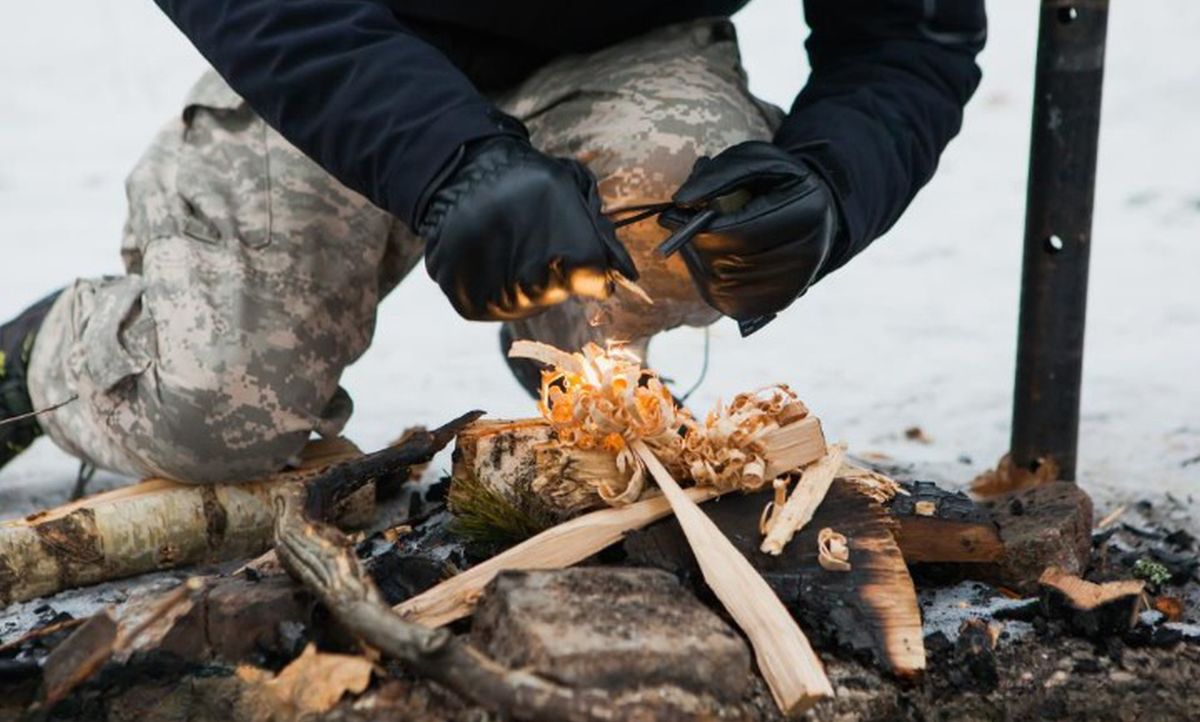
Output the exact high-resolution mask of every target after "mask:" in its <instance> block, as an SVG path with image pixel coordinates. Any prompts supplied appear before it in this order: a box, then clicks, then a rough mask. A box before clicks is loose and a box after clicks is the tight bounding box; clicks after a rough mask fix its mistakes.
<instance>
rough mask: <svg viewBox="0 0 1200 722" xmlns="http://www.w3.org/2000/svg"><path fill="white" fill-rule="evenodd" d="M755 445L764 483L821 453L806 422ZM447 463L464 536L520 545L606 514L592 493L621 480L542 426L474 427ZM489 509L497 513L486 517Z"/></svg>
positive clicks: (815, 429)
mask: <svg viewBox="0 0 1200 722" xmlns="http://www.w3.org/2000/svg"><path fill="white" fill-rule="evenodd" d="M762 443H763V445H764V448H765V452H766V453H765V454H764V456H765V458H766V460H767V469H766V478H774V477H776V476H779V475H781V474H785V473H787V472H789V471H792V470H794V469H797V468H799V467H801V466H803V465H805V464H808V463H811V462H813V461H815V460H817V459H819V458H821V457H822V455H824V453H825V436H824V434H823V433H822V431H821V422H820V421H819V420H818V419H817V418H816V417H814V416H805V417H803V418H801V419H798V420H796V421H794V422H793V423H791V424H788V425H786V426H783V427H780V428H778V429H775V430H774V431H771V432H770V433H768V434H766V435H765V436H764V438H763V440H762ZM454 458H455V461H454V466H453V471H452V481H451V488H450V503H451V507H452V508H454V510H455V511H456V513H459V517H460V519H459V520H460V524H461V525H462V526H463V527H464V529H463V530H464V531H465V532H466V533H468V534H469V535H471V534H474V533H477V532H479V533H481V535H482V533H485V532H487V531H488V529H489V528H490V529H491V530H494V531H496V532H498V535H499V536H501V537H507V538H509V539H514V540H519V539H524V538H527V537H529V536H531V535H532V534H533V533H536V532H539V531H542V530H543V529H547V528H549V527H550V526H552V525H553V524H555V523H559V522H561V521H563V520H565V519H568V518H572V517H574V516H577V515H578V514H580V513H584V512H586V511H589V510H592V509H603V508H605V507H607V506H608V504H607V503H606V502H605V501H604V500H603V499H602V498H601V497H600V495H599V493H597V491H596V486H597V485H598V484H600V483H608V484H610V485H616V486H619V485H620V484H621V483H623V480H624V479H625V478H626V475H623V474H622V473H621V472H620V471H618V469H617V466H616V461H615V458H614V457H613V455H612V454H610V453H607V452H604V451H600V450H581V449H577V448H574V447H568V446H562V445H559V444H556V443H554V442H553V431H552V429H551V427H550V425H549V424H548V423H547V422H546V421H544V420H542V419H519V420H514V421H495V420H481V421H477V422H475V423H474V424H472V425H470V426H469V427H467V428H466V429H464V430H463V431H462V432H461V433H460V434H459V436H458V440H457V442H456V445H455V454H454ZM487 497H494V498H487ZM497 501H499V503H497ZM497 509H502V510H503V511H504V512H505V513H504V514H500V513H499V512H498V511H496V513H488V511H489V510H492V511H495V510H497Z"/></svg>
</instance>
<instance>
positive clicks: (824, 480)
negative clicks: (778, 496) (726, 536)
mask: <svg viewBox="0 0 1200 722" xmlns="http://www.w3.org/2000/svg"><path fill="white" fill-rule="evenodd" d="M845 454H846V447H845V446H842V445H841V444H833V445H832V446H830V447H829V449H828V450H827V451H826V452H825V455H824V456H822V457H821V458H820V459H818V460H817V461H814V462H813V463H811V464H809V465H808V466H806V467H805V468H804V470H803V471H802V472H801V473H800V480H799V481H797V482H796V488H795V490H793V491H792V494H791V496H789V497H788V498H787V501H785V502H784V503H783V505H782V506H776V507H774V508H772V509H771V511H770V512H769V515H768V517H767V521H766V524H765V525H764V531H765V532H766V538H765V539H763V543H762V547H761V548H762V550H763V551H764V552H766V553H767V554H776V555H778V554H779V553H780V552H782V551H783V547H784V545H785V544H787V543H788V542H789V541H791V539H792V537H793V536H795V534H796V532H797V531H798V530H800V529H802V528H803V527H804V525H805V524H807V523H808V522H809V521H810V520H811V519H812V517H813V512H815V511H816V510H817V507H818V506H820V505H821V501H822V500H823V499H824V498H825V494H826V493H828V492H829V485H830V484H832V483H833V479H834V477H835V476H836V475H837V473H838V470H840V469H841V468H842V459H843V458H844V457H845ZM776 483H777V484H778V483H786V480H784V479H782V478H781V479H780V480H777V481H776Z"/></svg>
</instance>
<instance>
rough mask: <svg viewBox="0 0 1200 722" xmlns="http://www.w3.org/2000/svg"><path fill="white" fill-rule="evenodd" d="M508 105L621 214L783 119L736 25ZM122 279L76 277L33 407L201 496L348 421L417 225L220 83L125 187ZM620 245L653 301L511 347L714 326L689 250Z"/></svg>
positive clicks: (589, 306)
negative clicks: (750, 78)
mask: <svg viewBox="0 0 1200 722" xmlns="http://www.w3.org/2000/svg"><path fill="white" fill-rule="evenodd" d="M495 100H496V102H497V103H498V104H499V105H500V107H502V108H503V109H504V110H506V111H507V112H509V113H511V114H513V115H515V116H516V117H518V118H520V119H521V120H523V121H524V122H525V123H526V124H527V125H528V127H529V129H530V131H531V133H532V137H533V141H534V143H535V144H536V145H537V146H538V147H539V148H541V149H542V150H544V151H545V152H547V153H551V154H554V155H562V156H575V157H578V158H580V159H581V160H583V161H584V162H585V163H587V165H588V166H589V167H590V168H591V170H592V171H593V172H594V173H595V174H596V176H597V178H598V179H599V184H600V191H601V195H602V196H603V199H604V203H605V208H606V211H607V212H615V211H619V210H620V209H622V208H626V207H629V206H634V205H638V204H642V203H650V202H656V201H664V200H667V199H669V198H670V196H671V194H672V192H673V191H674V190H675V188H676V187H678V185H679V184H680V183H681V182H682V180H683V179H684V178H685V177H686V176H687V174H688V172H689V170H690V169H691V166H692V164H693V162H694V161H695V159H696V158H697V156H699V155H703V154H712V153H716V152H718V151H720V150H721V149H723V148H725V147H727V146H729V145H732V144H734V143H737V142H740V141H743V140H747V139H765V138H768V137H770V135H771V132H772V130H773V128H774V126H775V124H776V123H777V122H778V118H779V111H778V110H777V109H775V108H772V107H770V106H766V105H764V104H762V103H760V102H758V101H756V100H755V99H754V98H753V97H752V96H751V95H750V93H749V92H748V90H747V88H746V81H745V77H744V74H743V72H742V69H741V66H740V61H739V57H738V50H737V44H736V40H735V39H734V37H733V29H732V26H731V25H730V24H729V23H728V22H727V21H724V20H707V21H698V22H690V23H686V24H682V25H678V26H674V27H669V28H664V29H661V30H657V31H655V32H652V33H650V34H649V35H646V36H643V37H640V38H636V39H633V40H630V41H626V42H623V43H621V44H619V45H616V46H613V47H610V48H607V49H604V50H601V51H599V52H597V53H594V54H591V55H586V56H572V57H567V58H562V59H559V60H556V61H554V62H553V63H551V64H549V65H547V66H546V67H544V68H542V69H541V70H539V71H538V72H537V73H535V74H534V75H533V76H531V77H530V78H528V79H527V80H526V81H525V82H523V83H522V84H521V85H520V86H518V87H516V88H514V89H512V90H510V91H507V92H505V93H502V94H500V95H499V96H498V97H497V98H495ZM127 191H128V196H129V217H128V222H127V224H126V228H125V233H124V242H123V244H122V249H121V252H122V256H123V259H124V262H125V267H126V271H127V274H126V275H124V276H120V277H113V278H98V279H84V280H79V281H76V282H75V283H74V285H72V286H71V287H69V288H68V289H67V290H66V291H65V292H64V293H63V295H62V296H61V297H60V298H59V300H58V301H57V302H56V303H55V305H54V307H53V309H52V310H51V312H50V315H49V317H48V318H47V319H46V322H45V324H44V325H43V327H42V330H41V332H40V333H39V335H38V338H37V341H36V344H35V347H34V351H33V358H32V361H31V371H30V387H31V389H30V390H31V395H32V397H33V401H34V404H35V405H37V406H45V405H49V404H51V403H54V402H56V401H59V400H62V399H64V398H67V397H69V396H71V395H73V394H74V395H78V397H79V398H78V399H77V400H76V401H75V402H73V403H71V404H68V405H67V406H65V407H63V408H62V409H60V410H58V411H55V412H53V413H51V414H48V415H47V416H44V417H42V421H41V423H42V426H43V427H44V428H45V430H46V431H47V432H48V434H49V435H50V436H51V437H52V438H53V439H54V441H55V442H56V443H57V444H58V445H59V446H61V447H62V448H63V449H65V450H67V451H68V452H70V453H72V454H74V455H76V456H78V457H80V458H83V459H85V460H87V461H90V462H92V463H94V464H95V465H97V466H99V467H101V468H107V469H112V470H115V471H119V472H124V473H128V474H134V475H160V476H166V477H169V478H174V479H179V480H183V481H189V482H198V483H204V482H215V481H234V480H241V479H246V478H251V477H254V476H257V475H262V474H265V473H269V472H272V471H274V470H277V469H279V468H281V467H282V466H284V465H285V464H286V463H287V462H288V460H289V459H290V458H291V457H293V456H294V455H295V454H296V452H297V451H298V450H299V449H300V447H301V446H303V444H304V443H305V441H306V440H307V439H308V438H309V436H310V435H311V433H312V432H313V431H316V432H318V433H320V434H324V435H329V434H336V433H337V432H338V431H339V430H340V429H341V428H342V426H343V425H344V424H345V422H346V420H347V419H348V418H349V415H350V411H351V403H350V398H349V396H348V395H347V394H346V393H345V391H343V390H342V389H341V388H340V387H339V386H338V380H339V378H340V376H341V373H342V371H343V370H344V369H345V368H346V367H347V366H348V365H349V364H351V363H352V362H353V361H354V360H355V359H357V358H358V357H359V356H360V355H361V354H362V353H363V351H365V350H366V348H367V346H368V345H369V343H370V340H371V336H372V334H373V332H374V324H375V309H376V305H377V304H378V303H379V301H380V299H381V298H382V297H383V296H384V295H386V294H387V293H388V292H389V291H391V290H392V289H393V288H394V287H395V286H396V284H397V283H399V281H400V280H401V279H402V278H403V277H404V275H405V274H407V273H408V272H409V271H410V270H411V269H412V268H413V266H414V265H416V263H417V262H418V261H419V260H420V258H421V252H422V244H421V242H420V240H419V239H418V238H416V237H415V236H414V234H412V233H411V232H410V231H409V230H408V228H406V227H405V226H404V225H403V224H402V223H400V222H399V221H397V220H396V219H395V218H394V217H392V216H391V215H389V214H387V213H385V212H384V211H381V210H380V209H378V208H377V207H375V206H374V205H372V204H371V203H370V202H368V201H367V200H366V199H365V198H363V197H362V196H360V195H358V194H357V193H355V192H353V191H350V190H349V189H347V188H345V187H344V186H342V185H341V184H340V183H338V181H336V180H335V179H334V178H332V177H331V176H330V175H329V174H327V173H326V172H325V171H323V170H322V169H321V168H320V167H318V166H317V165H316V164H315V163H313V162H312V161H311V160H309V159H308V158H307V157H305V156H304V155H303V154H301V153H300V152H299V151H297V150H296V149H295V148H294V147H293V146H291V145H290V144H289V143H288V142H287V141H286V140H284V139H283V138H282V137H281V136H280V135H278V134H277V133H276V132H275V131H274V130H272V129H271V128H270V127H268V126H267V125H266V124H265V123H264V122H263V121H262V119H261V118H259V117H258V116H257V115H256V114H255V113H254V112H253V111H252V110H251V109H250V108H249V107H248V106H247V105H246V104H245V103H244V102H243V101H242V99H241V98H240V97H238V96H237V95H236V94H235V93H234V92H233V91H232V90H231V89H230V88H229V87H228V86H227V85H226V84H225V83H224V82H223V81H222V80H221V79H220V77H219V76H217V75H216V74H215V73H212V72H209V73H208V74H206V75H205V76H204V77H203V78H202V79H201V80H200V82H199V83H197V85H196V86H195V87H194V88H193V89H192V90H191V92H190V94H189V96H188V98H187V100H186V102H185V104H184V108H183V111H182V113H181V114H180V116H179V117H176V118H174V119H172V120H171V122H169V123H168V124H167V126H166V127H165V128H164V129H163V130H162V131H161V132H160V134H159V135H158V136H157V137H156V138H155V140H154V142H153V143H152V144H151V146H150V148H149V149H148V151H147V152H146V154H145V155H144V156H143V158H142V159H141V161H140V162H139V163H138V165H137V167H136V168H135V169H134V171H133V173H132V174H131V175H130V177H129V179H128V182H127ZM620 235H621V239H622V240H623V242H624V243H625V244H626V245H627V246H628V247H629V249H630V252H631V253H632V254H633V257H634V259H635V261H636V262H637V264H638V267H639V268H640V269H641V272H642V274H643V275H642V285H643V287H644V288H645V289H646V290H647V291H648V292H649V293H650V294H651V295H652V296H653V297H654V299H655V301H656V303H655V305H654V306H653V307H647V306H645V305H643V304H642V303H641V302H640V301H638V300H637V299H634V298H632V297H630V296H628V295H626V294H624V293H623V292H622V293H619V294H618V295H617V296H616V297H615V298H613V299H610V300H609V301H607V302H604V303H597V302H592V301H585V302H580V301H570V302H568V303H566V304H563V305H562V306H560V307H556V308H554V309H552V310H550V311H548V312H546V313H544V314H541V315H539V316H537V317H535V318H532V319H528V320H525V321H521V322H519V323H515V324H513V325H512V326H511V328H510V330H511V331H512V333H513V335H514V336H515V337H517V338H533V339H538V340H544V341H547V342H550V343H554V344H557V345H559V346H563V347H578V346H581V345H582V344H583V343H584V342H586V341H588V340H599V339H603V338H605V337H620V338H625V339H628V340H630V341H633V342H635V343H638V344H641V345H642V346H643V348H644V346H645V344H646V342H647V341H648V339H649V338H650V337H651V336H652V335H653V334H655V333H656V332H658V331H661V330H664V329H668V328H672V327H675V326H678V325H681V324H692V325H701V324H707V323H711V322H712V321H713V320H715V318H716V315H715V313H714V312H713V311H711V310H710V309H709V308H708V307H707V306H705V304H704V303H703V302H702V301H701V300H700V298H699V296H698V295H697V294H696V292H695V290H694V289H693V287H692V285H691V282H690V280H689V278H688V276H687V273H686V270H685V269H684V267H683V265H682V263H681V262H680V261H679V259H678V258H675V259H672V260H669V261H666V262H664V261H663V260H661V259H659V258H656V257H655V256H654V255H653V254H652V250H653V248H654V246H655V245H656V244H657V243H658V242H659V241H661V240H662V239H663V237H664V236H665V232H664V231H663V230H662V229H661V228H660V227H659V226H658V225H657V223H656V222H655V221H654V220H648V221H644V222H640V223H637V224H633V225H630V226H627V227H626V228H624V229H622V231H621V234H620Z"/></svg>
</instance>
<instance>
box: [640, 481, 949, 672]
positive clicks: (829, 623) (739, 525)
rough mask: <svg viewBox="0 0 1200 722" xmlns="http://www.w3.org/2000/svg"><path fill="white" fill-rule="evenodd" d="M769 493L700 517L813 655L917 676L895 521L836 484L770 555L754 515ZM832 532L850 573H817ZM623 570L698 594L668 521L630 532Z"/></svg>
mask: <svg viewBox="0 0 1200 722" xmlns="http://www.w3.org/2000/svg"><path fill="white" fill-rule="evenodd" d="M770 497H771V492H770V490H764V491H762V492H759V493H756V494H752V495H740V494H733V495H730V496H726V497H724V498H722V499H721V500H720V501H718V502H714V503H712V504H705V505H704V506H703V507H701V510H702V511H703V512H704V513H705V514H706V515H707V516H708V517H709V518H710V519H712V521H713V523H715V524H716V525H717V528H719V529H720V530H721V532H722V533H723V534H724V535H725V536H726V537H727V538H728V539H729V541H730V542H732V543H733V545H734V546H735V547H737V549H738V550H739V551H740V552H741V553H742V555H743V556H745V558H746V559H747V560H749V562H750V564H751V565H752V566H753V567H754V568H755V569H756V570H757V571H758V573H759V574H760V575H761V576H762V578H763V579H764V580H765V581H766V582H767V584H768V585H770V587H771V588H772V589H773V590H774V592H775V594H776V595H778V596H779V598H780V600H782V601H783V603H784V604H785V605H786V606H787V608H788V610H789V611H790V612H791V613H792V614H793V615H794V616H795V617H796V618H797V619H798V620H799V621H800V623H801V625H802V626H803V628H804V630H805V632H806V633H808V635H809V638H810V639H813V641H814V642H815V643H816V644H817V646H818V647H820V648H829V649H832V648H835V647H840V648H842V649H844V650H846V651H847V652H849V653H850V654H852V655H853V656H855V657H868V658H873V659H874V660H875V661H876V663H878V664H880V665H881V666H883V667H884V668H886V669H888V670H890V671H891V672H892V673H894V674H896V675H897V676H900V677H914V676H917V675H919V674H920V673H921V671H922V670H923V669H924V668H925V648H924V642H923V637H922V632H921V613H920V607H919V606H918V604H917V596H916V589H915V587H914V585H913V580H912V577H911V576H910V575H909V573H908V568H907V567H906V566H905V564H904V557H903V556H902V555H901V553H900V549H899V547H897V545H896V542H895V539H894V531H895V528H896V526H897V524H896V522H895V521H894V520H893V519H891V518H889V516H888V515H887V512H886V511H885V510H884V508H883V507H882V506H881V505H880V504H879V503H878V501H877V500H876V499H874V498H872V496H871V494H870V493H869V490H866V489H863V488H861V487H859V486H856V485H855V484H853V483H847V482H846V481H844V480H842V479H838V480H837V481H835V482H834V483H833V485H832V486H831V487H830V489H829V493H828V494H827V495H826V497H825V501H824V502H823V503H822V504H821V506H820V507H819V508H818V509H817V511H816V514H814V515H813V519H812V522H811V523H810V524H808V525H807V526H806V527H805V528H804V529H802V530H801V531H800V532H798V533H797V534H796V537H795V539H793V540H792V541H791V543H789V544H788V545H787V546H786V547H784V548H783V553H782V554H780V555H779V556H774V555H770V554H764V553H763V552H762V551H761V550H760V549H759V542H760V539H761V537H760V535H759V532H758V519H759V512H761V511H762V508H763V506H764V505H765V504H766V502H767V500H768V499H769V498H770ZM826 527H829V528H833V529H836V530H837V531H838V532H840V533H841V534H844V535H845V536H846V539H847V543H848V545H849V547H850V570H849V571H846V572H831V571H826V570H825V569H822V568H821V565H820V562H819V560H818V544H817V538H818V535H819V531H820V529H823V528H826ZM621 548H622V550H623V551H624V552H625V555H626V558H625V562H626V563H627V564H633V565H642V566H653V567H657V568H660V569H665V570H667V571H669V572H671V573H673V574H676V575H678V576H680V577H681V578H683V579H685V580H687V581H690V582H691V583H693V584H695V585H696V586H698V587H699V585H700V583H701V582H700V576H701V574H700V570H699V569H698V568H697V567H696V563H695V560H694V558H693V555H692V552H691V549H690V545H689V544H688V542H687V539H686V538H685V536H684V534H683V531H682V530H681V529H680V528H679V524H678V522H677V520H675V519H671V518H668V519H665V520H663V521H661V522H658V523H656V524H654V525H651V526H649V527H647V528H646V529H644V530H641V531H637V532H634V533H632V534H630V536H629V538H628V539H626V540H625V542H624V543H623V544H622V547H621Z"/></svg>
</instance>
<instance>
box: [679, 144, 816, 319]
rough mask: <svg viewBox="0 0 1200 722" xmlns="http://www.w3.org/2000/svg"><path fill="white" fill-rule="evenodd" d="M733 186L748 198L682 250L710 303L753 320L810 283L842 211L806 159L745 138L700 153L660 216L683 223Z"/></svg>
mask: <svg viewBox="0 0 1200 722" xmlns="http://www.w3.org/2000/svg"><path fill="white" fill-rule="evenodd" d="M734 191H743V192H744V193H746V194H748V200H746V201H745V204H744V205H742V206H741V207H740V208H737V209H735V210H725V211H723V212H721V213H720V214H719V215H718V216H717V217H716V218H715V219H714V220H713V222H712V223H711V224H710V225H709V226H708V228H707V230H706V231H704V232H702V233H700V234H699V235H697V236H696V237H695V238H693V239H692V241H691V242H690V243H688V244H687V245H685V246H683V248H682V249H681V250H680V253H681V254H682V255H683V259H684V261H685V262H686V263H687V267H688V270H689V271H690V272H691V275H692V279H693V281H695V283H696V287H697V288H698V289H699V291H700V295H702V296H703V297H704V300H705V301H707V302H708V303H709V305H711V306H712V307H713V308H715V309H717V310H718V311H720V312H721V313H723V314H725V315H726V316H729V317H731V318H735V319H737V320H738V321H750V320H752V319H756V318H758V317H761V316H767V315H769V314H773V313H776V312H778V311H780V310H782V309H784V308H785V307H787V306H788V305H789V304H790V303H791V302H792V301H794V300H796V299H797V298H798V297H799V296H800V295H801V294H803V293H804V292H805V291H806V290H808V287H809V285H810V284H811V283H812V282H813V281H814V280H816V278H817V275H818V274H819V273H820V271H821V268H822V265H823V264H824V263H825V262H826V260H827V259H828V257H829V255H830V249H831V248H832V246H833V242H834V239H835V237H836V236H837V232H838V213H837V208H836V207H835V203H834V200H833V195H832V193H831V192H830V190H829V188H828V186H826V184H825V182H824V181H823V180H822V179H821V177H820V176H819V175H817V174H816V173H815V172H814V171H813V170H812V169H811V168H810V167H809V166H808V164H807V163H805V162H804V161H803V160H802V159H800V158H797V157H794V156H792V155H791V154H790V153H788V152H787V151H785V150H783V149H781V148H778V147H776V146H774V145H772V144H770V143H766V142H763V141H747V142H745V143H739V144H738V145H735V146H733V147H731V148H727V149H726V150H724V151H722V152H721V153H719V154H718V155H717V156H716V157H713V158H708V157H703V158H700V159H699V160H698V161H696V165H695V167H694V168H692V173H691V175H690V176H688V179H687V180H686V181H684V184H683V185H682V186H680V188H679V190H678V191H676V193H675V195H674V197H673V199H672V200H673V201H674V202H675V204H676V207H675V208H671V209H669V210H667V211H665V212H663V214H662V215H661V216H660V217H659V222H660V223H662V224H663V225H664V226H667V227H668V228H678V227H679V226H681V225H682V224H684V223H685V222H687V220H688V219H689V218H691V217H692V216H693V215H695V213H697V212H700V211H701V210H703V209H705V208H707V207H708V205H709V204H710V203H713V205H714V207H716V206H719V205H721V204H720V203H719V202H715V201H717V199H718V198H719V197H721V196H726V195H728V194H730V193H732V192H734Z"/></svg>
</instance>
